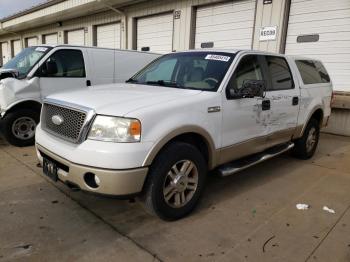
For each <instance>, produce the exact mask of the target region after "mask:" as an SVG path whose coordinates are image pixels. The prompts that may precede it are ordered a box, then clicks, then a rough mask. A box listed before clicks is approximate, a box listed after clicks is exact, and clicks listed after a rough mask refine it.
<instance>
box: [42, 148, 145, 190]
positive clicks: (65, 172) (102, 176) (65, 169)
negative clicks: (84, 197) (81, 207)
mask: <svg viewBox="0 0 350 262" xmlns="http://www.w3.org/2000/svg"><path fill="white" fill-rule="evenodd" d="M36 151H37V155H38V159H39V161H40V163H41V164H43V156H44V157H47V158H49V159H51V160H53V161H54V162H55V163H56V164H57V166H58V172H57V173H58V179H59V180H61V181H62V182H64V183H67V184H73V185H76V186H78V187H80V188H81V189H82V190H85V191H90V192H94V193H99V194H105V195H114V196H123V195H131V194H136V193H139V192H141V191H142V187H143V184H144V182H145V179H146V176H147V172H148V168H147V167H142V168H134V169H123V170H115V169H103V168H95V167H90V166H85V165H79V164H75V163H72V162H70V161H68V160H66V159H64V158H62V157H60V156H58V155H56V154H54V153H52V152H50V151H49V150H47V149H46V148H44V147H43V146H41V145H39V144H36ZM87 173H93V174H94V175H96V176H97V177H98V178H99V180H100V183H99V186H98V187H97V188H92V187H90V186H89V185H88V184H87V183H86V180H85V179H84V176H85V175H86V174H87Z"/></svg>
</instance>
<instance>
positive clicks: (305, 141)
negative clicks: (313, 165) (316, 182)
mask: <svg viewBox="0 0 350 262" xmlns="http://www.w3.org/2000/svg"><path fill="white" fill-rule="evenodd" d="M319 137H320V125H319V122H318V121H317V120H316V119H314V118H312V119H310V121H309V123H308V124H307V126H306V128H305V131H304V134H303V136H302V137H301V138H299V139H297V140H296V141H295V146H294V149H293V151H292V152H293V155H294V156H295V157H297V158H300V159H309V158H311V157H312V156H313V155H314V154H315V151H316V148H317V145H318V140H319Z"/></svg>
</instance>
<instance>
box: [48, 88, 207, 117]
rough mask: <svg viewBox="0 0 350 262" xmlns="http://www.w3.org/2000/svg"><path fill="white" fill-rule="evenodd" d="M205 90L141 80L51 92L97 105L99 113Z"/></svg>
mask: <svg viewBox="0 0 350 262" xmlns="http://www.w3.org/2000/svg"><path fill="white" fill-rule="evenodd" d="M201 92H202V91H198V90H189V89H179V88H170V87H162V86H149V85H138V84H110V85H101V86H93V87H90V88H88V89H86V90H81V91H72V92H65V93H59V94H55V95H51V96H49V97H48V99H55V100H60V101H64V102H68V103H71V104H75V105H78V106H83V107H88V108H91V109H94V110H95V112H96V113H97V114H104V115H115V116H125V115H127V114H128V113H130V112H132V111H135V110H139V109H142V108H144V107H149V106H152V105H156V104H160V103H166V102H169V101H172V100H176V99H181V98H183V97H187V96H193V95H197V94H200V93H201Z"/></svg>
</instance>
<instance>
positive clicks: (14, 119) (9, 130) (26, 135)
mask: <svg viewBox="0 0 350 262" xmlns="http://www.w3.org/2000/svg"><path fill="white" fill-rule="evenodd" d="M39 119H40V114H39V113H37V112H36V111H34V110H31V109H19V110H16V111H13V112H10V113H8V114H7V115H5V117H4V122H3V123H2V124H3V133H4V136H5V138H6V140H7V141H8V142H9V143H10V144H11V145H14V146H20V147H23V146H31V145H34V141H35V128H36V126H37V124H38V123H39Z"/></svg>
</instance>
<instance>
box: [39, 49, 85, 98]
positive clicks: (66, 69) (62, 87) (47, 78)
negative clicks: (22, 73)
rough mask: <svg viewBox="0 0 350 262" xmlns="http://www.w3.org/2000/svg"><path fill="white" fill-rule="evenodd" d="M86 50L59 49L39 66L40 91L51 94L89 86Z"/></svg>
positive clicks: (44, 95) (42, 93)
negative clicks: (85, 57) (85, 61)
mask: <svg viewBox="0 0 350 262" xmlns="http://www.w3.org/2000/svg"><path fill="white" fill-rule="evenodd" d="M84 52H85V51H84V50H80V49H59V50H57V51H56V52H54V53H53V54H52V55H51V56H50V57H49V58H48V59H47V60H46V61H45V62H44V63H43V64H42V65H41V67H40V68H39V71H38V73H37V74H36V76H39V78H40V82H39V83H40V92H41V96H42V97H43V98H44V97H46V96H48V95H50V94H53V93H57V92H64V91H71V90H76V89H83V88H87V81H86V71H85V63H84Z"/></svg>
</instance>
